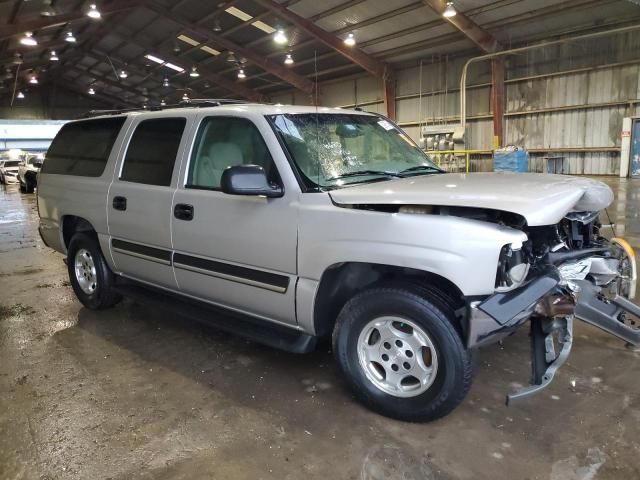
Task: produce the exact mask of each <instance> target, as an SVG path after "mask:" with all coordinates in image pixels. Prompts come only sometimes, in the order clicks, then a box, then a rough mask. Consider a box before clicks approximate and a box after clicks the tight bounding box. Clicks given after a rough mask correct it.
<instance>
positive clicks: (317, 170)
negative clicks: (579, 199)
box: [269, 113, 441, 188]
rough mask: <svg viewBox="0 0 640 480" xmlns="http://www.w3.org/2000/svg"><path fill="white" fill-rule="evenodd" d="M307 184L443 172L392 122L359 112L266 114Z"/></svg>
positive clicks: (331, 184) (329, 184)
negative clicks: (359, 113) (268, 115)
mask: <svg viewBox="0 0 640 480" xmlns="http://www.w3.org/2000/svg"><path fill="white" fill-rule="evenodd" d="M269 120H270V121H271V124H272V125H273V127H274V129H275V131H276V133H277V134H278V135H279V136H280V138H281V139H282V141H283V142H284V144H285V145H286V147H287V149H288V151H289V153H290V156H291V157H292V159H293V161H294V162H295V165H296V167H297V169H298V171H299V172H300V173H301V174H302V177H303V180H304V181H305V184H306V185H307V187H320V188H339V187H341V186H346V185H349V184H353V183H361V182H366V181H380V180H385V179H390V178H398V177H405V176H412V175H420V174H428V173H429V174H432V173H440V172H441V170H440V169H439V168H438V167H437V166H436V164H435V163H433V161H432V160H431V159H430V158H429V157H428V156H427V155H426V154H425V153H424V152H423V151H422V150H420V148H419V147H418V146H417V145H416V144H415V143H414V142H413V141H412V140H411V139H410V138H409V137H408V136H407V135H406V134H405V133H404V132H402V131H401V130H400V129H399V128H398V127H396V126H395V125H394V124H393V123H391V122H389V121H388V120H386V119H383V118H381V117H377V116H372V115H358V114H329V113H318V114H315V113H311V114H281V115H273V116H270V117H269Z"/></svg>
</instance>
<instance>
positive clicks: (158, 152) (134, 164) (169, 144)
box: [120, 118, 187, 186]
mask: <svg viewBox="0 0 640 480" xmlns="http://www.w3.org/2000/svg"><path fill="white" fill-rule="evenodd" d="M186 123H187V121H186V119H184V118H158V119H153V120H143V121H142V122H140V124H139V125H138V126H137V128H136V130H135V132H134V133H133V136H132V137H131V141H130V142H129V148H128V149H127V154H126V156H125V158H124V166H123V168H122V173H121V175H120V179H121V180H125V181H127V182H136V183H145V184H147V185H160V186H169V185H170V184H171V175H172V174H173V166H174V164H175V163H176V156H177V154H178V148H179V147H180V140H181V139H182V133H183V132H184V127H185V125H186Z"/></svg>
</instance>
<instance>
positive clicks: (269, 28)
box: [251, 20, 276, 35]
mask: <svg viewBox="0 0 640 480" xmlns="http://www.w3.org/2000/svg"><path fill="white" fill-rule="evenodd" d="M251 25H253V26H254V27H256V28H257V29H259V30H262V31H263V32H265V33H268V34H269V35H271V34H272V33H273V32H275V31H276V29H275V28H273V27H272V26H271V25H267V24H266V23H264V22H261V21H260V20H256V21H255V22H253V23H252V24H251Z"/></svg>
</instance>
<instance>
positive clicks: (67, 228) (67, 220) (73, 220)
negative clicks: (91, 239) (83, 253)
mask: <svg viewBox="0 0 640 480" xmlns="http://www.w3.org/2000/svg"><path fill="white" fill-rule="evenodd" d="M60 220H61V222H60V225H61V227H62V228H61V229H62V241H63V245H64V248H65V249H66V250H68V249H69V243H70V242H71V238H72V237H73V235H74V234H75V233H76V232H89V233H94V234H95V233H96V229H95V228H93V225H92V224H91V222H89V220H87V219H86V218H83V217H79V216H77V215H63V216H62V217H61V219H60Z"/></svg>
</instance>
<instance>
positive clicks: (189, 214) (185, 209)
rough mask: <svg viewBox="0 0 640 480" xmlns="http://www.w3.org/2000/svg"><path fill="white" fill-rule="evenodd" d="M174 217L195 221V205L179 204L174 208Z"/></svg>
mask: <svg viewBox="0 0 640 480" xmlns="http://www.w3.org/2000/svg"><path fill="white" fill-rule="evenodd" d="M173 216H174V217H176V218H177V219H178V220H187V221H189V220H193V205H187V204H186V203H178V204H176V206H175V207H173Z"/></svg>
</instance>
